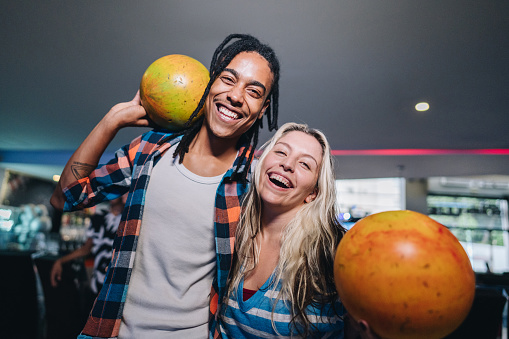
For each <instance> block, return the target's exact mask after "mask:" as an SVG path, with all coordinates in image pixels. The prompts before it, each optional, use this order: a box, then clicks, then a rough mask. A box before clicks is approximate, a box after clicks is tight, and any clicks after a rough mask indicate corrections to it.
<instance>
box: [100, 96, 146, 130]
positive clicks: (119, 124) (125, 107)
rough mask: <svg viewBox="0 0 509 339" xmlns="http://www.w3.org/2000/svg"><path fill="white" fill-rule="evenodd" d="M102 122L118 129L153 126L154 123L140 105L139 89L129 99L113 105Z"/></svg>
mask: <svg viewBox="0 0 509 339" xmlns="http://www.w3.org/2000/svg"><path fill="white" fill-rule="evenodd" d="M102 123H106V124H108V125H109V126H110V127H112V128H114V129H115V130H116V131H118V130H119V129H121V128H124V127H130V126H132V127H154V126H155V124H154V123H153V122H152V120H150V118H149V117H148V116H147V112H146V111H145V108H143V106H141V99H140V91H139V90H138V92H136V95H135V96H134V98H133V99H132V100H131V101H128V102H121V103H119V104H116V105H115V106H113V107H112V108H111V109H110V111H109V112H108V113H107V114H106V115H105V117H104V119H103V121H102Z"/></svg>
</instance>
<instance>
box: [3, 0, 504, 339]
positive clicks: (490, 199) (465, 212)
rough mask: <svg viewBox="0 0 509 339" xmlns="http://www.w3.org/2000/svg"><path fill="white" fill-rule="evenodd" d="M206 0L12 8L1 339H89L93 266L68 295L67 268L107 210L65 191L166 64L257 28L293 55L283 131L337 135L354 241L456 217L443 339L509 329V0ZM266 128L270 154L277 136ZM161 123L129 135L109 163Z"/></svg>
mask: <svg viewBox="0 0 509 339" xmlns="http://www.w3.org/2000/svg"><path fill="white" fill-rule="evenodd" d="M199 3H200V4H199V5H198V2H182V1H173V0H171V1H152V2H150V3H147V4H143V5H141V4H139V3H137V2H133V1H128V2H120V1H113V2H106V3H104V2H79V3H78V2H67V3H62V2H54V1H53V2H49V3H39V2H36V1H31V0H26V1H24V0H23V1H17V2H9V3H5V4H2V6H1V7H2V10H0V22H2V24H1V25H2V32H3V34H2V36H1V37H0V43H1V46H2V47H3V48H2V49H3V52H2V53H1V56H0V65H1V67H2V77H1V78H0V83H1V85H2V86H1V88H2V91H1V92H2V94H0V102H1V103H2V105H0V112H1V122H0V269H1V272H2V273H1V275H2V278H1V279H0V338H30V339H59V338H73V337H74V338H75V337H77V336H78V335H79V333H80V331H81V330H82V328H83V326H84V324H85V321H86V318H87V315H88V312H89V308H87V307H88V306H87V305H88V304H87V303H86V301H85V299H86V291H87V288H89V286H90V280H91V276H92V271H93V264H94V258H93V257H92V256H91V255H86V256H83V257H79V258H76V259H73V260H70V261H68V262H66V263H64V264H62V275H61V280H60V282H59V284H58V286H56V287H55V286H52V284H51V270H52V267H53V265H54V264H55V262H56V261H57V260H58V259H59V258H62V257H63V256H65V255H67V254H69V253H72V252H74V251H76V250H78V249H80V248H81V247H82V246H83V245H84V244H85V243H86V241H87V237H88V236H87V228H88V227H89V226H90V225H91V220H92V217H93V216H94V214H97V213H99V212H101V211H105V210H107V209H108V203H107V202H103V203H101V204H99V205H97V206H93V207H90V208H86V209H83V210H80V211H75V212H67V211H59V210H57V209H55V208H54V207H53V206H52V205H51V204H50V198H51V196H52V194H53V192H54V190H55V189H57V182H58V180H59V178H60V174H61V173H62V170H63V169H64V166H65V164H66V163H67V161H68V160H69V158H70V157H71V155H72V154H73V152H74V151H75V150H76V149H77V148H78V147H79V145H80V144H81V142H82V141H83V140H84V139H85V138H86V137H87V135H88V133H90V131H92V129H93V128H94V126H95V125H96V124H97V123H98V122H99V121H100V120H101V119H102V117H103V116H104V115H105V114H106V113H107V112H108V111H109V110H110V108H111V107H113V105H115V104H116V103H119V102H127V101H129V100H131V99H132V97H133V96H134V94H135V93H136V92H137V90H138V89H139V86H140V80H141V77H142V75H143V72H144V70H145V69H147V67H148V66H149V65H150V64H151V63H152V62H153V61H154V60H156V59H158V58H160V57H162V56H164V55H169V54H183V55H188V56H191V57H193V58H195V59H197V60H199V61H200V62H201V63H202V64H203V65H205V67H207V68H208V67H209V65H210V60H211V58H212V54H213V52H214V49H215V48H216V47H217V45H218V44H219V43H220V42H221V41H222V40H223V39H224V37H225V36H227V35H228V34H232V33H246V34H252V35H253V36H256V37H257V38H259V39H260V40H262V41H263V42H264V43H267V44H269V45H270V46H271V47H272V48H273V49H274V50H275V51H276V53H277V55H278V58H279V60H280V63H281V74H280V81H279V102H278V124H279V126H281V125H283V124H284V123H286V122H298V123H305V124H308V125H309V126H310V127H312V128H316V129H319V130H320V131H322V132H323V133H324V134H325V135H326V136H327V138H328V140H329V143H330V145H331V148H332V150H331V153H332V155H333V160H334V169H335V179H336V191H337V197H336V203H337V206H338V211H339V213H338V215H337V218H338V220H339V222H340V224H341V225H342V226H343V227H344V228H345V229H346V233H345V234H346V235H347V234H348V232H350V231H351V230H352V229H354V228H355V227H356V225H357V224H358V223H359V222H360V221H362V220H364V219H365V218H367V217H368V216H372V215H375V214H378V213H383V212H390V211H400V210H409V211H414V212H418V213H420V214H423V215H425V216H427V217H429V218H430V219H431V220H433V221H435V222H437V223H439V224H441V225H442V226H443V227H444V232H448V234H449V233H450V234H452V236H453V238H454V240H455V241H457V242H458V243H459V244H460V245H461V246H460V248H461V249H462V251H463V252H464V255H465V258H468V262H469V264H470V266H471V269H472V272H473V274H474V276H475V287H473V288H475V293H474V297H473V301H472V303H471V307H470V308H469V309H468V310H466V312H465V314H466V317H464V319H463V320H462V321H461V322H460V323H458V325H457V326H455V327H454V329H453V330H451V331H450V332H449V333H448V334H447V336H445V338H449V339H452V338H479V339H491V338H493V339H508V338H509V336H508V330H507V328H508V320H509V312H508V297H509V207H508V204H509V133H508V129H507V126H509V114H508V107H509V92H508V90H507V89H508V88H509V66H508V65H509V64H508V62H507V60H509V39H508V38H507V36H508V33H509V20H507V16H508V15H509V2H507V1H495V0H494V1H477V2H475V1H467V2H465V1H460V0H451V1H444V2H442V1H431V2H422V1H417V0H409V1H403V0H396V1H390V2H385V1H384V2H378V1H367V2H356V1H342V0H340V1H336V0H316V1H312V2H311V1H304V0H281V1H259V2H237V1H233V0H219V1H217V2H207V1H203V2H199ZM262 124H263V128H262V129H261V132H260V135H259V140H258V145H257V147H258V148H260V147H261V146H262V145H263V143H264V142H265V141H267V140H268V139H269V138H270V137H271V135H272V134H273V133H274V131H272V132H269V130H268V128H267V121H266V120H263V123H262ZM150 129H151V128H149V127H128V128H124V129H121V130H120V131H119V132H118V133H117V135H116V136H115V138H114V139H113V140H112V141H111V143H110V144H109V145H108V147H107V148H106V150H105V152H104V153H103V155H102V157H101V161H100V163H104V162H105V161H108V160H109V159H110V158H112V157H114V154H115V151H116V150H117V149H119V148H120V147H122V146H123V145H126V144H128V143H129V142H130V141H131V140H133V139H135V138H136V137H138V136H139V135H141V134H142V133H144V132H146V131H148V130H150ZM168 199H169V201H170V200H171V197H170V195H169V198H168ZM442 226H441V227H442ZM416 227H417V226H416ZM390 241H391V239H389V238H387V242H390ZM436 241H439V240H436ZM425 245H426V244H425V243H424V241H423V243H422V246H425ZM362 250H363V249H359V251H362ZM424 251H425V250H424ZM426 255H427V256H429V258H433V257H434V255H435V253H433V251H427V252H426ZM446 273H447V272H442V273H441V272H438V273H435V274H439V275H440V274H446ZM458 279H460V278H458ZM453 280H454V278H453ZM457 283H458V284H460V283H461V281H457ZM461 297H462V296H459V297H458V298H461ZM415 338H421V337H415Z"/></svg>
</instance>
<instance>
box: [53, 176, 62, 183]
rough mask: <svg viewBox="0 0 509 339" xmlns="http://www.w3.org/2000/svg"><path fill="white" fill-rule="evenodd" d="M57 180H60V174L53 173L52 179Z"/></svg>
mask: <svg viewBox="0 0 509 339" xmlns="http://www.w3.org/2000/svg"><path fill="white" fill-rule="evenodd" d="M58 180H60V175H58V174H55V175H54V176H53V181H56V182H58Z"/></svg>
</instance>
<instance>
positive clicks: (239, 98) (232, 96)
mask: <svg viewBox="0 0 509 339" xmlns="http://www.w3.org/2000/svg"><path fill="white" fill-rule="evenodd" d="M228 100H229V101H230V103H231V104H232V105H233V106H237V107H239V106H242V104H243V103H244V93H243V91H242V88H241V86H240V85H239V84H235V85H234V86H232V88H231V89H230V91H229V92H228Z"/></svg>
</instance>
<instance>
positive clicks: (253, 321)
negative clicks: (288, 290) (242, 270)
mask: <svg viewBox="0 0 509 339" xmlns="http://www.w3.org/2000/svg"><path fill="white" fill-rule="evenodd" d="M271 279H272V277H270V278H269V279H268V280H267V281H266V282H265V284H264V285H263V286H262V287H261V288H260V289H259V290H258V291H257V292H256V293H255V294H254V295H253V296H252V297H251V298H249V299H248V300H246V301H243V297H242V296H243V286H244V281H243V280H242V281H241V282H240V284H239V286H238V289H237V290H236V291H234V293H232V295H230V298H229V301H228V306H227V307H226V304H223V307H226V309H225V310H223V311H221V315H222V317H221V321H220V323H221V324H220V330H221V336H222V337H223V338H235V339H239V338H292V337H293V338H295V337H299V336H298V333H297V332H296V330H295V329H294V328H292V327H290V326H291V325H290V322H291V319H292V315H291V311H290V308H289V307H288V303H289V301H288V300H283V299H278V293H279V291H280V289H281V283H279V284H278V286H276V288H273V287H272V286H271V284H270V282H271ZM276 301H277V302H276ZM274 302H276V306H275V308H274ZM333 307H334V308H335V311H336V312H334V309H333ZM272 310H274V313H273V314H272ZM345 312H346V311H345V309H344V308H343V305H342V303H341V302H339V301H337V302H336V303H335V304H334V305H324V307H323V309H320V308H317V307H313V306H312V305H309V306H308V307H307V309H306V313H307V315H308V319H309V320H310V322H311V324H312V326H310V332H311V333H310V334H309V335H308V336H307V337H311V338H340V339H341V338H343V337H344V333H343V330H344V329H343V327H344V324H343V319H342V315H343V314H344V313H345ZM273 325H274V326H273ZM274 327H275V329H274ZM276 331H277V332H276Z"/></svg>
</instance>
